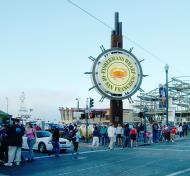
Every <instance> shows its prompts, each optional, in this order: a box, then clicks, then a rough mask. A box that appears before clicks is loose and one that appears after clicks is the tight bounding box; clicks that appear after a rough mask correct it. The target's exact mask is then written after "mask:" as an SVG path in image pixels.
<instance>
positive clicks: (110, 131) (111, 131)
mask: <svg viewBox="0 0 190 176" xmlns="http://www.w3.org/2000/svg"><path fill="white" fill-rule="evenodd" d="M108 137H109V140H110V143H109V146H108V147H109V149H110V150H113V144H114V137H115V128H114V125H113V124H110V126H109V127H108Z"/></svg>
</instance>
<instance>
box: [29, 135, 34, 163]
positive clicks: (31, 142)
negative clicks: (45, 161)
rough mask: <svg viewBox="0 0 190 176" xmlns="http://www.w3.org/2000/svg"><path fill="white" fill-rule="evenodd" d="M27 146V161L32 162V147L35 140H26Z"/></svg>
mask: <svg viewBox="0 0 190 176" xmlns="http://www.w3.org/2000/svg"><path fill="white" fill-rule="evenodd" d="M27 144H28V148H29V158H28V159H29V160H32V159H33V158H34V154H33V147H34V144H35V139H29V138H28V139H27Z"/></svg>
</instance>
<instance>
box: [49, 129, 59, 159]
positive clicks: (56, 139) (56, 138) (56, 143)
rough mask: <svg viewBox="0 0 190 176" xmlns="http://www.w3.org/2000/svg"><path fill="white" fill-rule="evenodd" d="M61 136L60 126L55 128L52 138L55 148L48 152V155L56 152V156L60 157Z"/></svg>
mask: <svg viewBox="0 0 190 176" xmlns="http://www.w3.org/2000/svg"><path fill="white" fill-rule="evenodd" d="M59 138H60V133H59V128H55V129H54V132H53V134H52V140H51V142H52V145H53V149H52V152H49V153H48V155H51V153H55V157H59V153H60V147H59Z"/></svg>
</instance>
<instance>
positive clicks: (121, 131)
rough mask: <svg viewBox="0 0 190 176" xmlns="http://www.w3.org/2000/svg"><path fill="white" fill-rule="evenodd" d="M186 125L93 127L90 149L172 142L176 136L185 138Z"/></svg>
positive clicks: (156, 124)
mask: <svg viewBox="0 0 190 176" xmlns="http://www.w3.org/2000/svg"><path fill="white" fill-rule="evenodd" d="M188 129H189V128H188V125H187V124H186V123H184V124H182V123H180V124H179V125H178V126H171V125H168V126H167V125H163V126H162V125H161V124H159V123H158V122H153V123H152V124H150V123H149V124H146V126H145V125H144V124H142V123H138V124H135V125H129V124H126V125H121V124H118V125H117V126H115V125H113V124H110V125H106V124H103V125H95V127H94V131H93V133H92V148H97V147H98V146H99V145H102V146H104V147H106V146H107V147H108V148H109V149H113V148H114V146H115V147H123V148H126V147H130V148H132V147H134V146H137V145H138V144H140V143H158V142H167V141H168V142H170V141H171V142H174V141H175V136H176V134H178V135H179V137H184V136H187V132H188Z"/></svg>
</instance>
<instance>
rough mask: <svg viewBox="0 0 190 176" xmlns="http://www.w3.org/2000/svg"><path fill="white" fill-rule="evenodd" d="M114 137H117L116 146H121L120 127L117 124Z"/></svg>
mask: <svg viewBox="0 0 190 176" xmlns="http://www.w3.org/2000/svg"><path fill="white" fill-rule="evenodd" d="M116 135H117V145H118V146H122V126H121V124H118V126H117V128H116Z"/></svg>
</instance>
